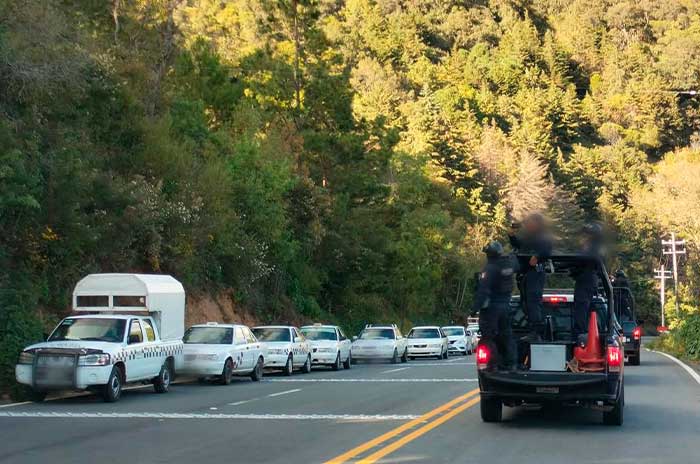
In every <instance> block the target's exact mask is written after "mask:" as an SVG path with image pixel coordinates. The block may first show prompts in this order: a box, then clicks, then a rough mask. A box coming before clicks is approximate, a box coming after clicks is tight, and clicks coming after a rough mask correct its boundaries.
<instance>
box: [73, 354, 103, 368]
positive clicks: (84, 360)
mask: <svg viewBox="0 0 700 464" xmlns="http://www.w3.org/2000/svg"><path fill="white" fill-rule="evenodd" d="M109 363H110V357H109V355H108V354H106V353H105V354H88V355H85V356H81V357H80V358H78V364H79V365H81V366H107V365H109Z"/></svg>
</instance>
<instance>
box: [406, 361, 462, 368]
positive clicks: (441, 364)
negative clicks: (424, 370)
mask: <svg viewBox="0 0 700 464" xmlns="http://www.w3.org/2000/svg"><path fill="white" fill-rule="evenodd" d="M409 364H410V365H411V367H413V366H442V367H455V366H476V363H475V362H466V363H454V364H445V363H437V362H435V363H414V362H412V363H409Z"/></svg>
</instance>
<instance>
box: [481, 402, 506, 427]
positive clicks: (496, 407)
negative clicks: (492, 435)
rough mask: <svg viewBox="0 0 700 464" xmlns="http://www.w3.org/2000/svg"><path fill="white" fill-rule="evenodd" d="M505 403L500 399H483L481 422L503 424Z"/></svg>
mask: <svg viewBox="0 0 700 464" xmlns="http://www.w3.org/2000/svg"><path fill="white" fill-rule="evenodd" d="M502 418H503V402H502V401H501V400H499V399H494V398H489V399H484V398H482V399H481V420H482V421H484V422H501V419H502Z"/></svg>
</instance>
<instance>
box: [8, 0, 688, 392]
mask: <svg viewBox="0 0 700 464" xmlns="http://www.w3.org/2000/svg"><path fill="white" fill-rule="evenodd" d="M687 90H700V3H699V2H697V1H695V0H665V1H655V0H619V1H614V0H607V1H606V0H511V1H508V0H471V1H470V0H466V1H456V0H453V1H448V0H445V1H443V0H430V1H427V0H413V1H401V0H376V1H370V0H347V1H336V0H315V1H314V0H230V1H223V0H109V1H107V0H64V1H59V0H0V228H1V230H2V234H0V288H1V290H2V291H1V293H0V308H1V309H0V311H1V312H0V333H1V336H0V369H1V370H2V373H0V383H1V382H2V381H3V380H4V381H7V380H8V378H10V377H11V366H12V365H13V364H14V362H15V359H16V355H17V352H18V349H19V348H20V347H21V346H22V345H23V344H24V343H25V342H28V341H31V340H33V339H35V338H37V337H40V336H41V333H42V321H51V320H55V318H56V317H58V316H59V315H60V314H63V313H64V312H65V311H66V309H67V307H68V303H69V294H70V291H71V289H72V286H73V284H74V283H75V282H76V280H77V279H79V278H80V277H81V276H83V275H84V274H86V273H89V272H98V271H121V272H125V271H143V272H163V273H171V274H173V275H174V276H176V277H177V278H178V279H180V280H182V281H183V282H184V283H185V284H186V287H187V290H188V292H204V291H216V290H217V289H232V291H233V292H234V295H235V300H236V302H237V304H239V305H241V306H244V307H246V308H248V310H250V311H252V312H255V313H256V314H257V315H258V317H259V318H260V319H262V320H274V319H280V318H288V317H292V315H298V317H301V318H305V319H314V320H321V319H322V320H331V321H337V322H339V323H342V324H344V325H345V326H346V327H347V328H348V329H349V330H353V329H355V328H357V327H358V326H359V325H360V324H363V323H364V322H366V321H399V322H402V323H404V324H409V323H411V322H421V321H423V322H427V321H432V320H435V321H447V320H449V319H455V320H457V319H459V318H461V317H463V316H464V315H465V314H466V311H467V310H468V308H469V307H470V303H471V299H472V288H473V285H474V282H473V277H472V276H473V273H474V272H475V271H476V270H477V269H478V266H479V263H480V261H481V256H480V249H481V247H482V246H483V244H484V242H485V241H486V240H488V239H489V238H492V237H503V236H504V232H505V230H506V227H507V226H508V224H510V222H511V221H512V220H514V219H518V218H520V217H522V215H523V214H525V213H526V212H528V211H532V210H544V211H547V213H548V214H549V215H551V216H552V217H553V218H554V219H555V224H554V225H555V228H556V231H557V236H558V239H559V241H560V246H561V247H565V246H571V244H572V242H575V237H574V235H573V234H575V233H576V231H577V230H578V228H579V227H580V226H581V224H582V223H583V221H586V220H593V219H597V220H603V221H605V222H606V223H607V224H608V225H609V226H610V227H611V229H612V230H613V231H614V232H615V234H616V239H617V243H618V247H617V249H616V250H614V251H613V253H612V254H611V258H610V259H611V264H610V266H611V268H616V267H618V266H622V267H624V268H625V269H626V270H627V271H628V274H630V276H631V279H632V280H633V282H634V285H635V289H636V291H637V293H638V299H639V300H641V302H642V308H643V309H642V311H644V312H646V313H647V314H646V318H647V319H648V320H650V321H653V320H654V318H655V317H657V314H658V300H656V299H655V298H656V297H655V295H656V292H655V290H654V282H653V279H651V275H652V272H651V271H652V268H653V266H654V264H655V263H656V262H657V261H658V258H659V255H660V246H659V236H660V234H662V233H664V232H667V231H670V230H671V229H673V230H675V231H676V232H677V233H679V234H681V236H682V237H685V238H686V239H687V240H688V241H689V246H688V248H689V259H688V262H687V263H686V264H685V265H684V268H683V269H684V275H683V286H682V296H683V299H684V306H683V308H685V309H684V311H693V309H692V308H694V307H696V306H697V305H696V304H695V303H696V302H697V301H698V296H699V294H700V259H698V257H697V254H696V253H695V252H696V250H697V244H698V243H700V242H699V241H698V240H699V239H700V219H698V218H700V201H699V200H700V150H699V148H698V147H699V146H700V145H699V144H700V97H698V96H696V95H694V94H691V93H689V92H685V91H687ZM572 237H574V238H573V239H572ZM652 313H653V314H652ZM49 325H50V324H49Z"/></svg>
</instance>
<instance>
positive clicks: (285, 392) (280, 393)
mask: <svg viewBox="0 0 700 464" xmlns="http://www.w3.org/2000/svg"><path fill="white" fill-rule="evenodd" d="M300 391H301V388H295V389H294V390H287V391H283V392H279V393H271V394H269V395H267V397H268V398H274V397H275V396H282V395H288V394H290V393H296V392H300Z"/></svg>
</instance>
